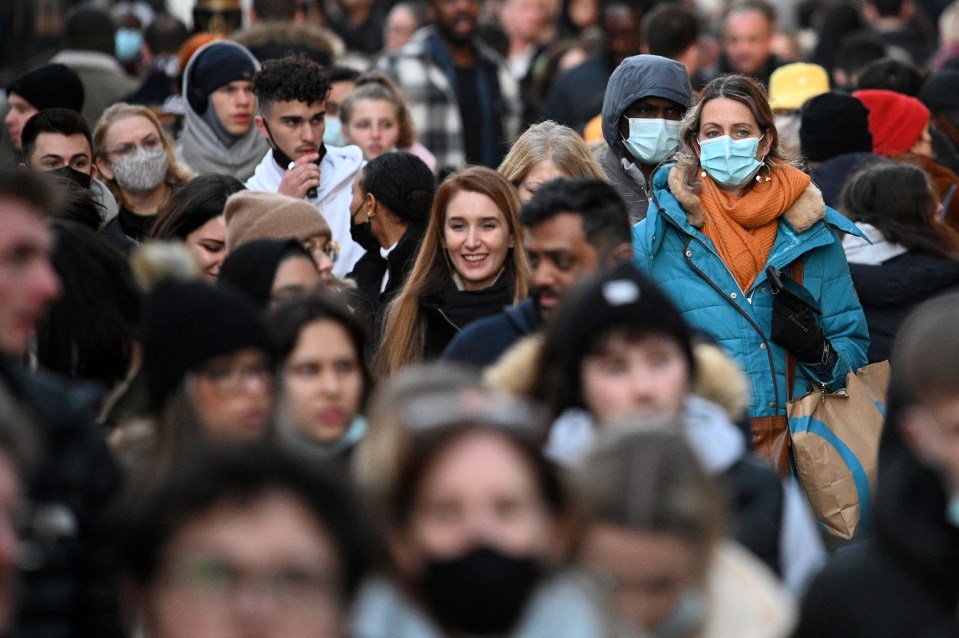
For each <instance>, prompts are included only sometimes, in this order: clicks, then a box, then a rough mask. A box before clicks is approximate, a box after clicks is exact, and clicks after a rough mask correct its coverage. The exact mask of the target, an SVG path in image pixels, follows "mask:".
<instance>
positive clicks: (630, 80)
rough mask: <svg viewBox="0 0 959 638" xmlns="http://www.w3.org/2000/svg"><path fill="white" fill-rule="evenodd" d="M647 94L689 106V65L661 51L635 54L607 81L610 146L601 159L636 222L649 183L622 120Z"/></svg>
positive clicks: (641, 214) (605, 108) (606, 136)
mask: <svg viewBox="0 0 959 638" xmlns="http://www.w3.org/2000/svg"><path fill="white" fill-rule="evenodd" d="M644 97H661V98H665V99H667V100H672V101H673V102H676V103H677V104H681V105H682V106H683V107H684V108H689V106H690V105H691V104H692V101H693V89H692V86H691V85H690V83H689V75H688V74H687V73H686V67H685V66H683V65H682V64H681V63H679V62H677V61H675V60H670V59H669V58H663V57H660V56H658V55H634V56H632V57H629V58H626V59H625V60H623V61H622V62H621V63H620V65H619V66H618V67H616V69H615V70H614V71H613V74H612V75H611V76H610V77H609V84H607V85H606V96H605V97H604V98H603V138H604V139H605V140H606V144H607V149H606V152H605V153H603V155H602V156H601V157H600V163H601V164H602V165H603V169H604V170H605V171H606V175H607V177H609V180H610V182H612V184H613V186H614V187H615V188H616V192H617V193H619V195H620V197H622V198H623V200H625V202H626V206H627V208H628V210H629V216H630V220H631V221H632V222H633V223H636V222H638V221H640V220H641V219H643V218H645V217H646V207H647V205H648V203H649V194H648V186H647V183H646V178H645V177H644V176H643V173H642V170H640V165H639V163H637V162H636V161H635V159H634V158H633V156H632V155H631V154H630V153H629V152H628V151H627V150H626V146H625V145H624V144H623V137H622V134H621V133H620V131H619V123H620V121H621V120H622V118H623V113H625V112H626V109H627V108H629V106H630V105H631V104H632V103H633V102H635V101H636V100H639V99H642V98H644Z"/></svg>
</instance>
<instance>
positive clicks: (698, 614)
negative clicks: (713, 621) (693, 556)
mask: <svg viewBox="0 0 959 638" xmlns="http://www.w3.org/2000/svg"><path fill="white" fill-rule="evenodd" d="M708 609H709V607H708V601H707V599H706V594H705V593H704V592H703V591H702V590H701V589H699V588H698V587H688V588H686V589H685V590H684V591H683V593H682V594H681V595H680V597H679V601H678V602H677V603H676V606H675V607H674V608H673V611H672V612H670V614H669V616H667V617H666V618H665V619H664V620H663V621H662V622H661V623H660V624H659V625H657V626H656V627H654V628H653V629H652V631H650V636H652V637H653V638H687V637H688V636H692V635H693V634H695V633H696V632H697V631H698V630H699V629H700V628H701V627H702V626H703V624H704V623H705V621H706V614H707V612H708Z"/></svg>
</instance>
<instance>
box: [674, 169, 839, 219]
mask: <svg viewBox="0 0 959 638" xmlns="http://www.w3.org/2000/svg"><path fill="white" fill-rule="evenodd" d="M684 173H685V169H683V168H682V167H680V166H678V165H677V166H674V167H673V169H672V170H671V171H669V180H668V183H669V190H670V191H671V192H672V194H673V196H674V197H675V198H676V201H678V202H679V204H680V206H682V207H683V210H685V211H686V219H687V220H688V221H689V223H690V225H691V226H693V227H694V228H702V227H703V225H704V224H705V223H706V211H705V210H703V205H702V204H701V203H700V202H699V195H698V194H697V193H694V192H693V191H691V190H690V189H689V188H688V187H687V186H686V183H685V181H684V179H683V178H684V177H685V174H684ZM782 216H783V217H785V218H786V221H788V222H789V224H790V225H791V226H792V227H793V230H795V231H796V232H797V233H801V232H804V231H806V230H809V229H810V228H812V226H813V224H815V223H816V222H818V221H820V220H822V219H823V218H824V217H825V216H826V203H825V202H824V201H823V198H822V193H821V192H820V191H819V189H818V188H816V186H815V185H814V184H813V183H812V182H810V183H809V186H807V187H806V190H805V191H804V192H803V194H802V195H800V196H799V198H798V199H796V201H795V202H793V204H792V206H790V207H789V208H788V209H786V212H784V213H783V214H782Z"/></svg>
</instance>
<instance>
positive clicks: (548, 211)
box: [442, 177, 633, 367]
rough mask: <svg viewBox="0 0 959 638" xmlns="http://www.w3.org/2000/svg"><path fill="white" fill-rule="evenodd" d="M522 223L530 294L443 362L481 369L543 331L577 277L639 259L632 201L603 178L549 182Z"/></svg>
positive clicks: (461, 337)
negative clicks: (629, 210) (635, 253)
mask: <svg viewBox="0 0 959 638" xmlns="http://www.w3.org/2000/svg"><path fill="white" fill-rule="evenodd" d="M520 222H522V224H523V230H524V235H525V239H524V240H523V246H524V248H525V249H526V253H527V254H528V255H529V264H530V271H531V272H530V296H529V297H528V298H527V299H524V300H523V301H521V302H519V303H518V304H516V305H514V306H510V307H508V308H506V309H505V310H504V311H503V312H502V313H500V314H498V315H493V316H492V317H487V318H486V319H480V320H479V321H475V322H473V323H472V324H470V325H469V326H467V328H466V329H465V330H463V332H461V333H459V334H458V335H457V336H456V337H455V338H454V339H453V341H451V342H450V344H449V345H448V346H447V347H446V350H445V351H444V352H443V357H442V358H443V359H447V360H451V361H461V362H463V363H468V364H472V365H475V366H479V367H485V366H487V365H490V364H492V363H494V362H496V360H497V359H499V357H500V355H502V354H503V353H504V352H506V351H507V350H508V349H509V348H510V346H512V345H513V344H514V343H515V342H516V341H518V340H519V339H521V338H522V337H524V336H526V335H528V334H531V333H533V332H536V331H537V330H539V329H540V328H541V327H542V326H543V322H544V321H547V320H548V319H549V318H550V316H552V314H553V311H554V310H555V309H556V306H557V305H559V303H560V301H561V300H562V297H563V294H564V293H565V292H566V291H567V290H568V289H569V288H570V287H572V286H573V285H574V284H575V283H576V282H578V281H579V280H580V279H582V278H583V277H586V276H587V275H590V274H592V273H593V272H595V271H597V270H599V269H600V268H608V267H610V266H612V265H613V264H614V263H616V262H619V261H627V260H630V259H632V258H633V249H632V245H631V243H630V225H629V214H628V213H627V212H626V204H625V203H623V200H622V199H620V197H619V195H617V194H616V191H615V190H614V189H613V188H612V187H611V186H610V185H609V184H607V183H606V182H603V181H601V180H598V179H593V178H585V177H581V178H573V179H558V180H555V181H552V182H548V183H547V184H545V185H543V186H542V187H540V188H538V189H536V193H535V194H534V195H533V199H531V200H530V201H529V202H527V203H526V204H525V205H524V206H523V210H522V212H521V213H520Z"/></svg>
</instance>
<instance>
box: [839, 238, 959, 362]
mask: <svg viewBox="0 0 959 638" xmlns="http://www.w3.org/2000/svg"><path fill="white" fill-rule="evenodd" d="M859 229H860V230H861V231H862V232H863V234H864V235H865V236H866V237H867V238H868V239H869V241H870V242H872V243H867V242H866V241H864V240H862V239H860V238H857V237H846V238H845V239H844V240H843V249H844V250H845V252H846V259H847V260H848V261H849V272H850V274H851V275H852V282H853V285H854V286H855V287H856V295H857V296H858V297H859V302H860V303H861V304H862V309H863V311H864V312H865V313H866V325H867V326H868V328H869V338H870V342H869V351H868V353H867V355H868V357H869V362H870V363H874V362H876V361H883V360H884V359H888V358H889V355H890V353H891V352H892V344H893V341H894V340H895V338H896V333H897V332H898V331H899V325H900V324H901V323H902V322H903V320H904V319H905V318H906V316H907V315H908V314H909V313H910V311H912V309H913V308H914V307H915V306H916V305H918V304H919V303H921V302H923V301H925V300H927V299H930V298H932V297H935V296H936V295H939V294H942V293H945V292H947V291H949V290H952V289H954V288H956V287H959V262H957V261H953V260H950V259H945V258H942V257H937V256H934V255H927V254H922V253H918V252H914V251H909V250H907V249H906V248H905V247H904V246H901V245H899V244H894V243H890V242H888V241H886V239H885V237H883V235H882V232H881V231H880V230H879V229H878V228H876V227H875V226H872V225H871V224H865V223H860V224H859Z"/></svg>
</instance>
